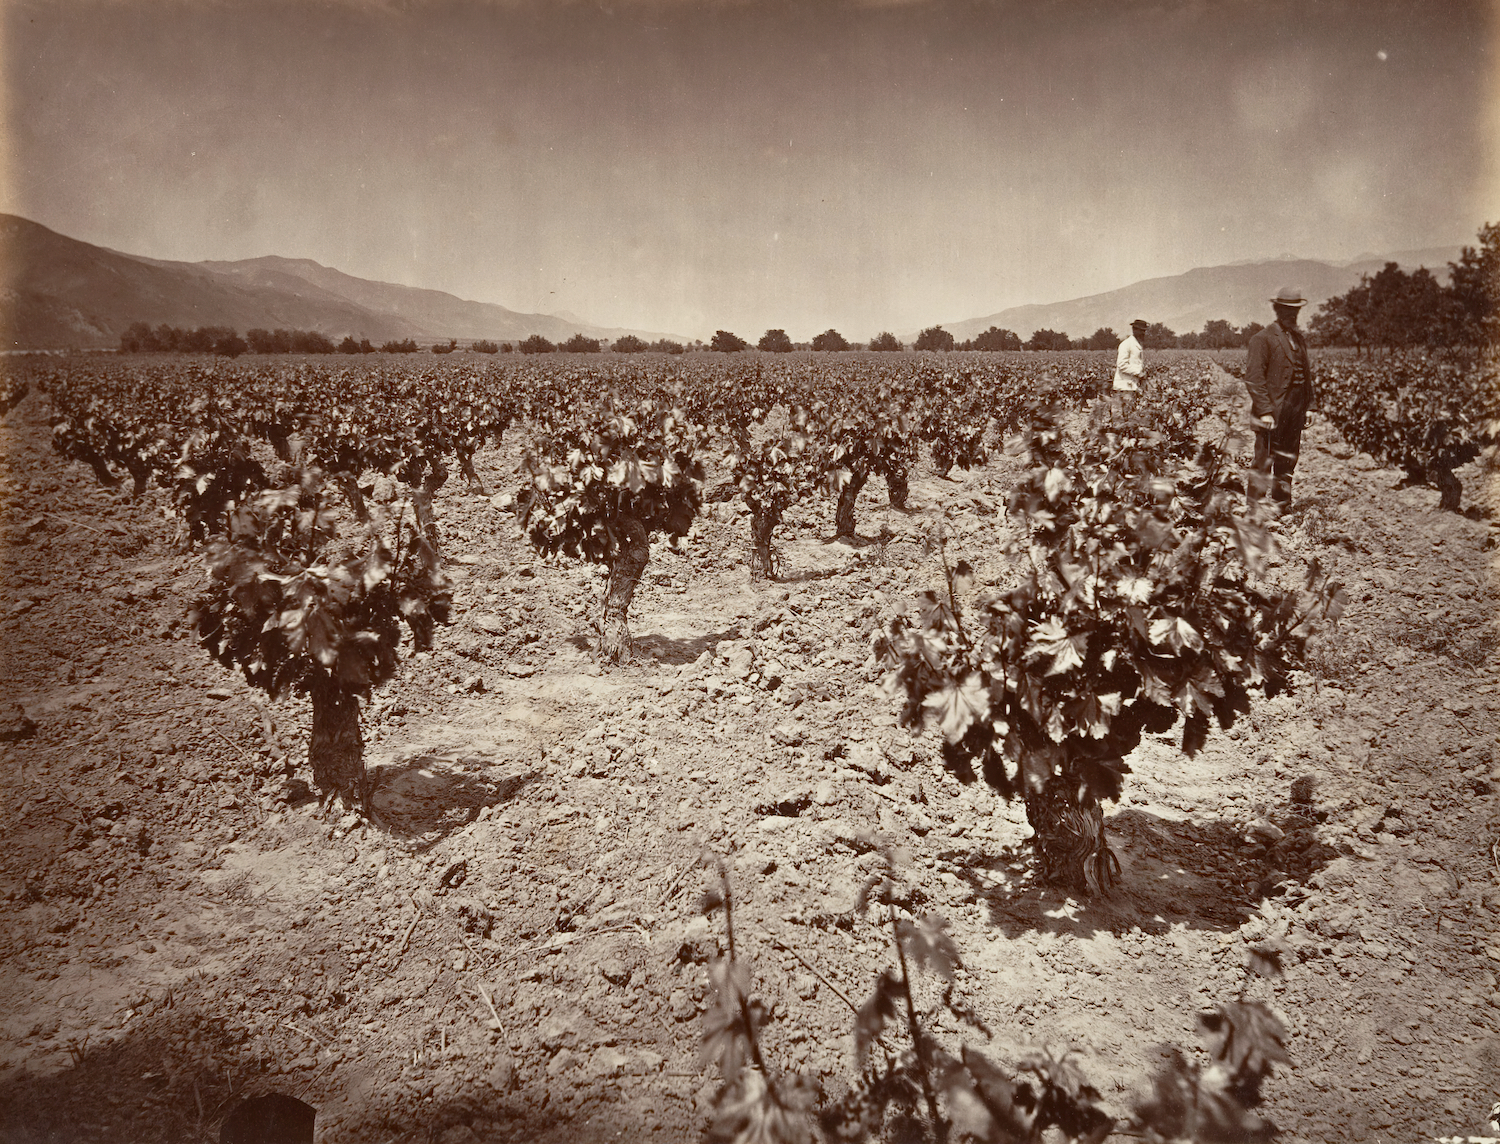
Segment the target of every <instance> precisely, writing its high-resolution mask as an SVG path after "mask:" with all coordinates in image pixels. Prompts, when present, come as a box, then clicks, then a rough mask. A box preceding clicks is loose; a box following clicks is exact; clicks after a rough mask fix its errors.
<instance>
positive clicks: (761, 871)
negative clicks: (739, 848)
mask: <svg viewBox="0 0 1500 1144" xmlns="http://www.w3.org/2000/svg"><path fill="white" fill-rule="evenodd" d="M734 864H735V867H736V870H737V872H738V873H739V874H740V875H741V876H744V875H747V874H748V875H751V876H753V877H762V876H764V875H766V874H773V873H775V872H776V859H774V858H772V857H771V856H770V855H767V854H762V853H760V852H759V851H758V850H746V851H744V852H743V853H742V854H740V856H739V857H738V858H737V859H736V860H735V863H734Z"/></svg>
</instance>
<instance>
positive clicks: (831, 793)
mask: <svg viewBox="0 0 1500 1144" xmlns="http://www.w3.org/2000/svg"><path fill="white" fill-rule="evenodd" d="M837 801H838V793H837V792H836V791H835V789H834V786H833V780H832V779H823V780H821V781H820V782H819V783H818V785H817V786H816V787H814V788H813V802H815V803H817V804H818V805H819V806H832V805H833V804H834V803H835V802H837Z"/></svg>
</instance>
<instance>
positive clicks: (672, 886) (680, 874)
mask: <svg viewBox="0 0 1500 1144" xmlns="http://www.w3.org/2000/svg"><path fill="white" fill-rule="evenodd" d="M697 865H698V864H697V863H696V862H695V863H693V865H691V866H684V867H683V868H682V869H681V870H678V871H677V874H676V876H675V877H673V879H672V880H671V881H670V882H669V883H667V888H666V889H665V890H664V891H662V895H661V897H660V898H658V899H657V900H656V908H657V909H660V908H661V907H662V906H663V905H665V904H666V901H667V899H668V898H670V897H671V896H672V892H673V891H674V890H676V889H677V884H678V883H679V882H681V881H682V880H683V878H685V877H687V875H688V872H689V871H691V870H694V869H696V868H697Z"/></svg>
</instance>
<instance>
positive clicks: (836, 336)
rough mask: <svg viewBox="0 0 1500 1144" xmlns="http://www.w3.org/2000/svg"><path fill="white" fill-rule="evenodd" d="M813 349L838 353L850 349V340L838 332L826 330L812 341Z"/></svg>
mask: <svg viewBox="0 0 1500 1144" xmlns="http://www.w3.org/2000/svg"><path fill="white" fill-rule="evenodd" d="M812 348H813V349H815V350H820V351H831V352H837V351H838V350H846V349H848V348H849V342H848V339H846V338H845V337H844V335H843V334H841V333H839V332H838V331H837V330H824V331H823V332H822V333H821V334H819V335H818V336H817V337H815V338H813V340H812Z"/></svg>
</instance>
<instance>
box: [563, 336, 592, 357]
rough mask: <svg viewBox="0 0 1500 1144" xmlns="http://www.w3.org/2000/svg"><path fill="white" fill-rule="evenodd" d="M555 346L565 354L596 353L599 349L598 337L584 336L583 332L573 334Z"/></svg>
mask: <svg viewBox="0 0 1500 1144" xmlns="http://www.w3.org/2000/svg"><path fill="white" fill-rule="evenodd" d="M557 348H558V349H560V350H562V352H563V353H566V354H596V353H598V352H599V350H600V347H599V339H598V338H588V337H584V335H583V334H574V335H573V336H572V337H571V338H569V339H568V340H567V341H565V342H563V344H562V345H560V346H558V347H557Z"/></svg>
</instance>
